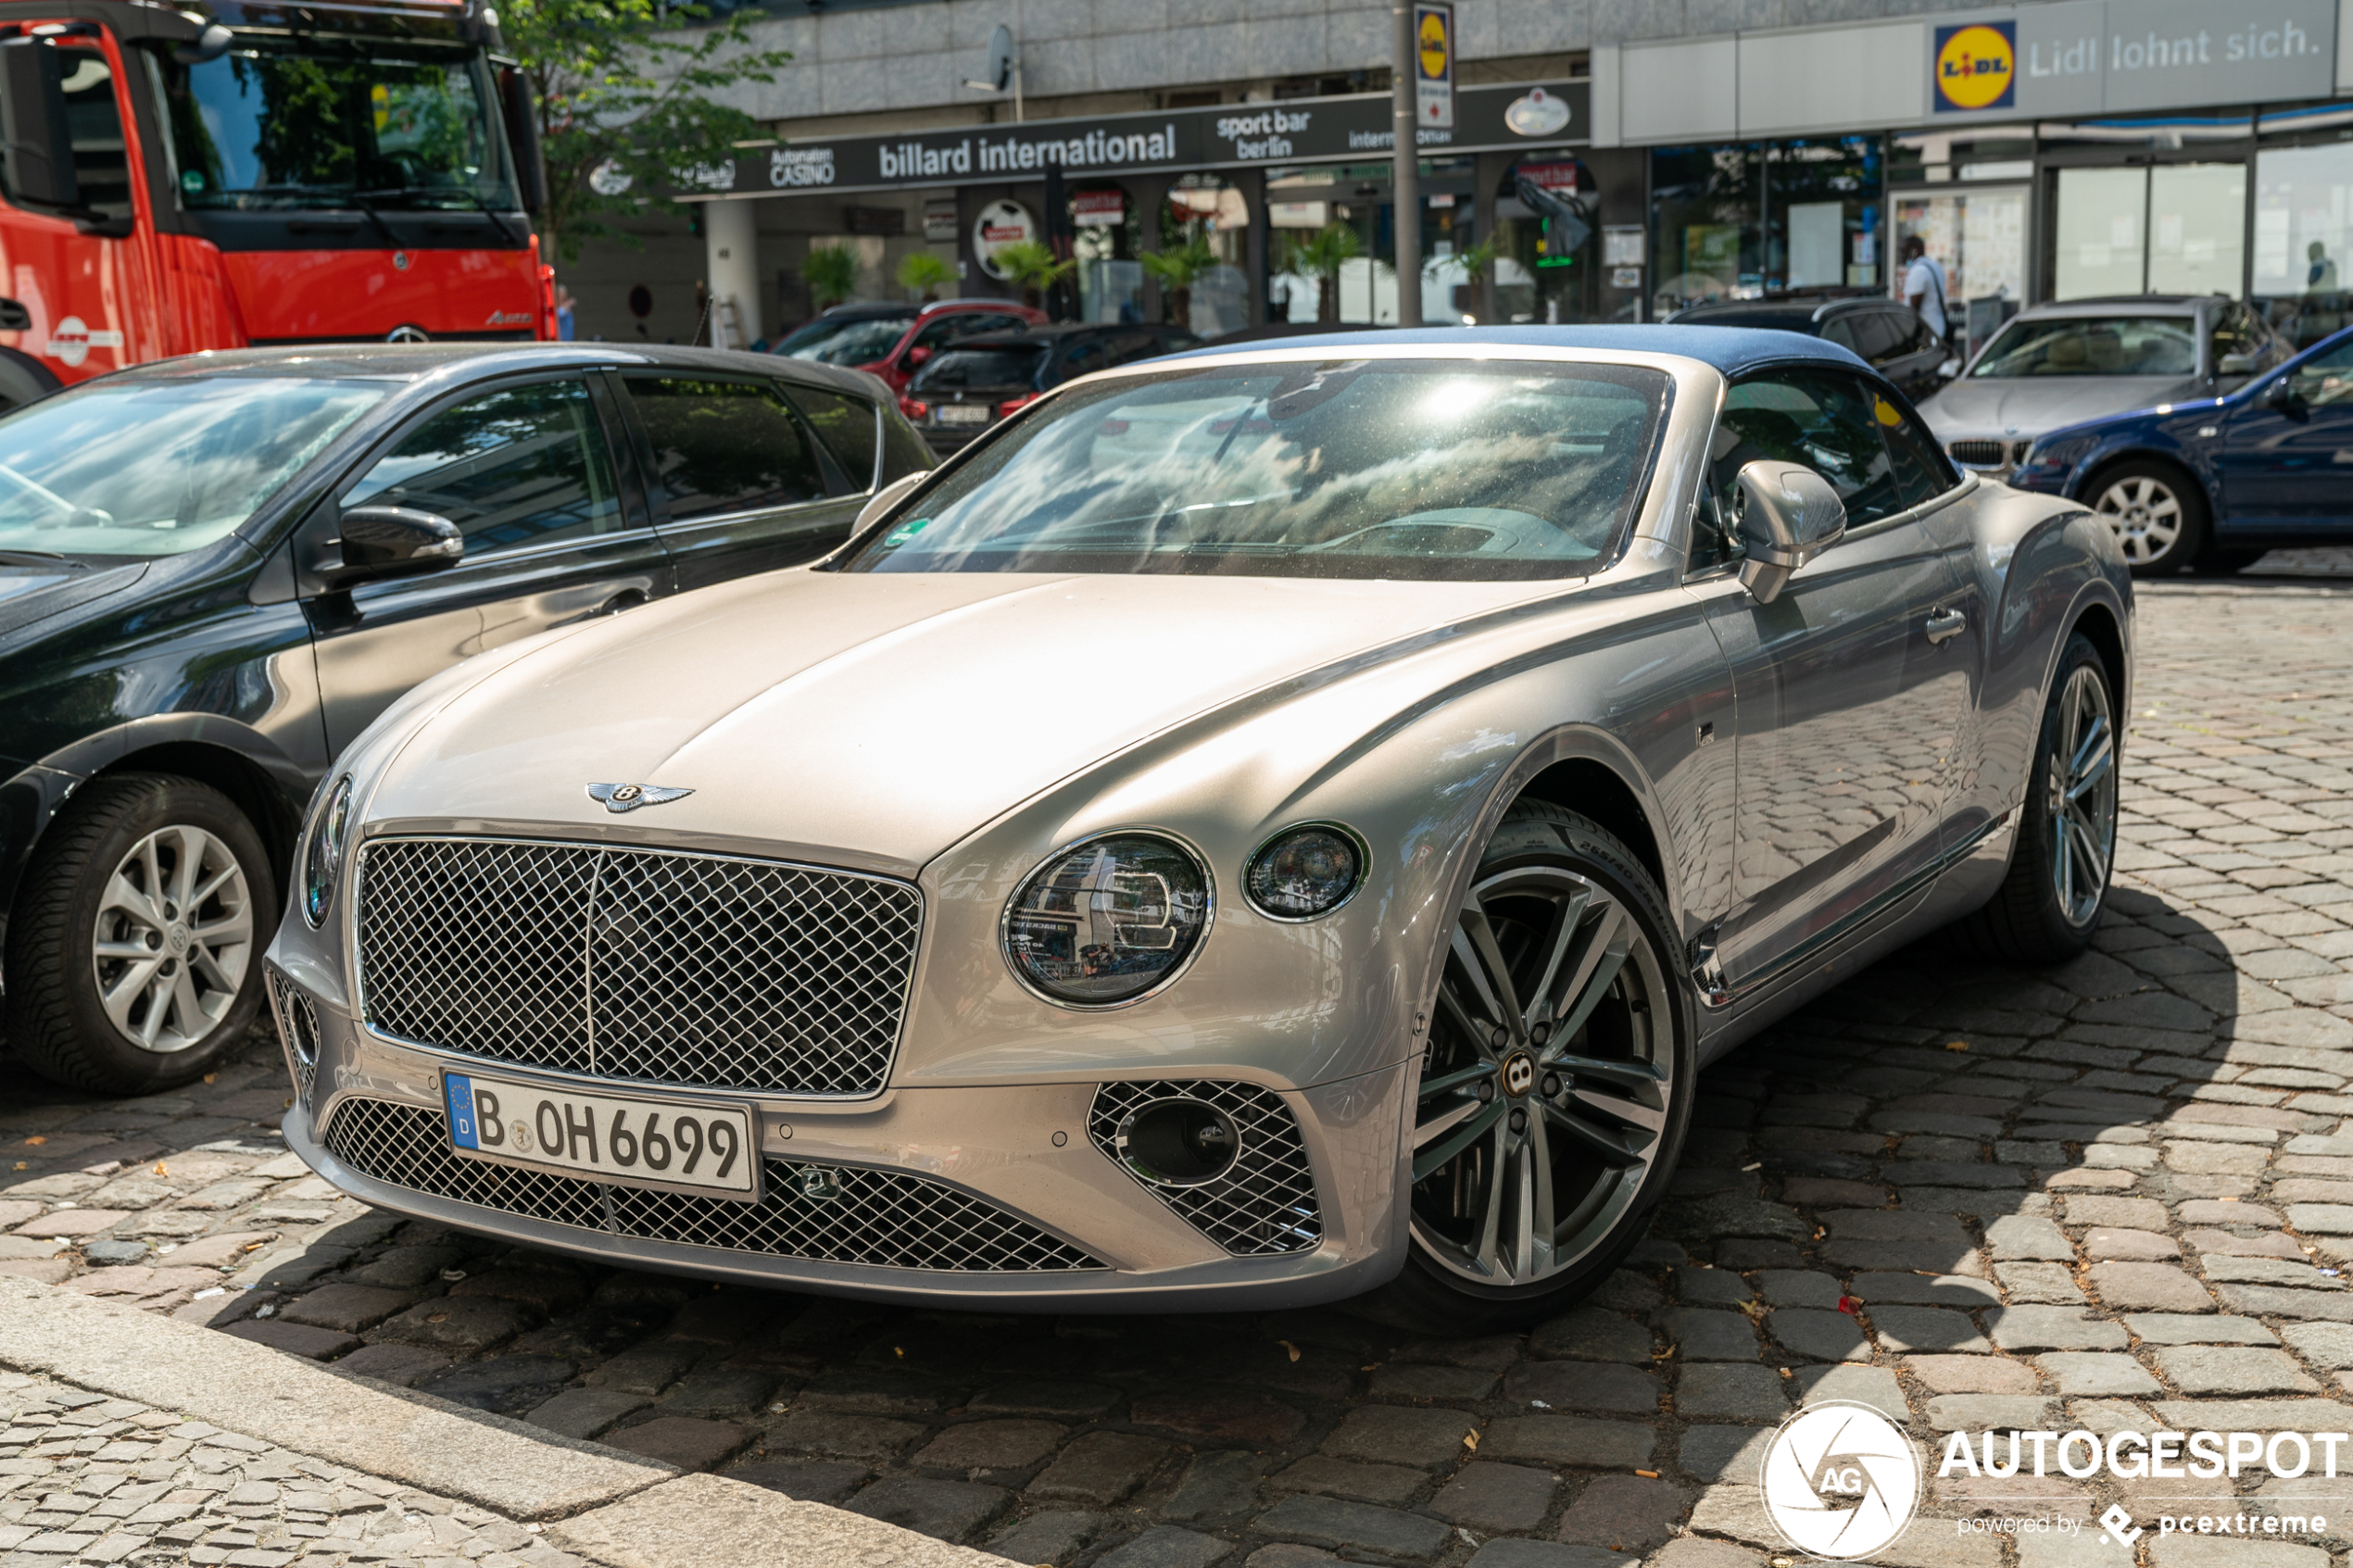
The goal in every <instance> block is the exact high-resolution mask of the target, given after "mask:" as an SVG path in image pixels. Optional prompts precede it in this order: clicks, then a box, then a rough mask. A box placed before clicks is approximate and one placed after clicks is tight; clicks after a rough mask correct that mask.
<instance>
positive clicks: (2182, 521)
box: [2010, 328, 2353, 577]
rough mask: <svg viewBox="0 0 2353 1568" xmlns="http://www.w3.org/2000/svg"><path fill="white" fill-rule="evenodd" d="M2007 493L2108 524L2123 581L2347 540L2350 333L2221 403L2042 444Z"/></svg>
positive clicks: (2151, 412) (2118, 421) (2071, 431)
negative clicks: (2065, 501)
mask: <svg viewBox="0 0 2353 1568" xmlns="http://www.w3.org/2000/svg"><path fill="white" fill-rule="evenodd" d="M2010 483H2012V484H2015V485H2017V486H2018V487H2019V488H2020V489H2022V490H2039V491H2042V492H2044V493H2045V494H2047V495H2067V496H2071V497H2073V498H2074V499H2076V500H2079V501H2082V502H2083V503H2084V504H2085V505H2087V506H2089V507H2091V508H2092V509H2093V510H2095V511H2096V512H2098V513H2099V514H2100V516H2102V517H2104V518H2106V519H2107V520H2108V526H2109V527H2111V528H2113V529H2114V530H2115V531H2116V537H2117V541H2118V543H2120V545H2122V546H2123V547H2124V558H2125V559H2126V560H2127V561H2129V562H2130V563H2132V568H2133V575H2134V576H2135V577H2159V576H2169V575H2171V574H2172V573H2174V572H2177V571H2182V570H2183V568H2185V567H2186V568H2190V569H2192V570H2195V571H2217V572H2224V571H2238V570H2239V569H2240V568H2242V567H2244V566H2246V565H2249V564H2250V563H2252V562H2253V561H2254V560H2255V558H2257V557H2258V556H2260V555H2262V554H2263V553H2264V552H2265V551H2266V550H2274V549H2279V548H2282V547H2284V546H2296V545H2321V544H2341V543H2344V542H2345V541H2347V540H2349V539H2353V328H2348V329H2347V330H2346V331H2344V332H2338V333H2337V334H2336V335H2335V336H2334V337H2330V338H2325V339H2323V340H2322V341H2321V342H2320V343H2317V344H2315V345H2313V346H2312V347H2310V348H2309V349H2307V350H2306V351H2305V352H2304V353H2302V354H2299V355H2297V356H2296V358H2293V359H2290V360H2288V361H2287V362H2286V363H2284V364H2283V365H2281V366H2280V367H2279V368H2278V369H2276V370H2271V371H2270V372H2268V373H2266V374H2264V375H2260V376H2258V377H2256V378H2255V379H2254V380H2253V381H2251V382H2250V383H2247V384H2246V386H2244V387H2241V388H2240V389H2239V390H2238V391H2236V392H2233V393H2232V394H2230V395H2228V396H2224V397H2200V398H2196V399H2194V400H2192V401H2188V402H2182V403H2160V404H2158V406H2157V407H2156V408H2143V409H2140V410H2137V411H2136V412H2133V413H2129V414H2110V415H2108V416H2106V417H2104V418H2101V419H2096V420H2085V421H2084V422H2083V423H2082V424H2077V425H2070V426H2068V427H2067V428H2065V429H2063V430H2056V431H2053V432H2051V433H2049V434H2048V435H2045V436H2044V437H2042V438H2041V439H2040V440H2038V441H2036V442H2035V443H2034V445H2033V448H2032V450H2031V451H2029V452H2028V453H2027V455H2026V459H2025V461H2023V462H2022V463H2020V465H2019V467H2018V471H2017V472H2016V473H2014V474H2012V475H2011V476H2010Z"/></svg>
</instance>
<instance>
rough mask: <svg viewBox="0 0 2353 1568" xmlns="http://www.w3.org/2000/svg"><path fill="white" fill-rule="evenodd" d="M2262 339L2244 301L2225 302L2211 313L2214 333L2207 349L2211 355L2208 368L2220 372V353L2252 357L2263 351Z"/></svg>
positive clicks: (2257, 324) (2264, 344) (2216, 372)
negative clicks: (2235, 302) (2238, 302)
mask: <svg viewBox="0 0 2353 1568" xmlns="http://www.w3.org/2000/svg"><path fill="white" fill-rule="evenodd" d="M2265 346H2266V339H2265V335H2264V332H2263V329H2262V327H2261V326H2260V325H2259V323H2258V322H2257V320H2256V319H2255V313H2254V312H2253V311H2251V310H2249V309H2248V308H2247V307H2246V306H2244V305H2228V306H2224V307H2222V308H2221V309H2220V310H2217V311H2216V312H2215V313H2214V334H2213V338H2212V341H2211V342H2210V344H2209V345H2208V353H2210V354H2211V355H2212V356H2213V363H2212V366H2211V369H2212V370H2213V371H2214V373H2215V374H2216V375H2221V373H2222V357H2223V356H2224V355H2226V354H2244V355H2246V357H2247V358H2250V359H2251V358H2255V357H2256V356H2257V355H2259V354H2260V353H2262V352H2263V349H2264V347H2265Z"/></svg>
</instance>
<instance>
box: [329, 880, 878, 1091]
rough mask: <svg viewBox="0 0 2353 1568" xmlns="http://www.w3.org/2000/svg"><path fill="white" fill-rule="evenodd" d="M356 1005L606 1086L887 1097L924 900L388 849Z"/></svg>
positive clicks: (376, 1017)
mask: <svg viewBox="0 0 2353 1568" xmlns="http://www.w3.org/2000/svg"><path fill="white" fill-rule="evenodd" d="M358 904H359V972H360V995H361V997H362V998H363V1001H362V1007H363V1009H364V1010H365V1014H366V1017H367V1021H368V1023H369V1025H370V1026H371V1028H374V1029H376V1030H379V1031H381V1032H382V1033H384V1034H386V1035H393V1036H396V1037H397V1038H399V1039H403V1040H409V1041H415V1042H417V1043H419V1044H422V1045H429V1046H439V1047H443V1048H445V1049H448V1050H453V1051H463V1052H465V1053H466V1054H468V1055H470V1056H478V1057H485V1058H488V1059H490V1060H496V1061H513V1062H522V1063H524V1064H527V1065H529V1066H533V1067H546V1068H552V1069H555V1070H557V1071H560V1072H566V1073H593V1074H595V1075H596V1076H598V1077H603V1078H635V1079H641V1080H647V1081H650V1082H654V1083H662V1084H687V1085H703V1086H708V1087H711V1088H725V1089H752V1090H764V1091H767V1092H770V1093H777V1094H795V1095H866V1094H873V1093H875V1091H877V1090H879V1089H880V1088H881V1087H882V1086H883V1081H884V1079H885V1078H886V1077H887V1075H888V1074H889V1072H890V1059H891V1054H892V1052H893V1051H894V1050H895V1049H896V1048H897V1047H898V1043H899V1026H900V1019H901V1017H902V1015H903V1013H904V1011H905V1008H906V1000H907V987H908V984H909V978H910V975H911V973H912V970H913V966H914V960H915V941H916V937H917V935H919V934H920V932H921V930H922V927H923V898H922V896H921V895H920V894H918V893H917V892H916V891H915V889H914V888H912V887H911V886H909V885H907V884H905V883H900V882H891V881H887V880H885V879H883V878H880V877H871V876H860V875H857V874H855V873H852V872H828V871H819V870H815V869H812V868H811V867H807V866H792V865H784V864H781V863H778V862H776V861H772V860H745V859H732V858H726V857H722V856H716V855H677V854H669V853H664V852H661V851H658V850H651V849H631V848H609V847H598V846H594V845H585V844H551V843H544V842H537V841H532V840H515V839H492V838H384V839H376V840H374V841H372V842H371V843H370V844H368V845H367V847H365V849H364V850H363V851H362V852H361V855H360V858H359V892H358Z"/></svg>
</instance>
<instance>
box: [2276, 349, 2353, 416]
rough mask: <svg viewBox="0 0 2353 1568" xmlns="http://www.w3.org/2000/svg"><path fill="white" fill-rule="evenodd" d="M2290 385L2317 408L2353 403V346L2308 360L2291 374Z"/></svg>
mask: <svg viewBox="0 0 2353 1568" xmlns="http://www.w3.org/2000/svg"><path fill="white" fill-rule="evenodd" d="M2287 384H2288V390H2289V391H2291V392H2293V393H2295V394H2296V396H2298V397H2300V398H2302V399H2303V400H2304V401H2305V402H2306V403H2308V404H2309V405H2310V406H2311V407H2313V408H2326V407H2328V406H2329V405H2330V404H2333V403H2337V404H2341V403H2347V402H2353V342H2348V343H2342V344H2339V345H2337V346H2336V347H2334V348H2332V349H2330V350H2329V351H2328V352H2327V353H2325V354H2316V355H2314V356H2313V357H2312V358H2309V359H2307V360H2305V361H2304V363H2302V364H2301V365H2298V366H2296V369H2294V370H2290V371H2289V372H2288V373H2287Z"/></svg>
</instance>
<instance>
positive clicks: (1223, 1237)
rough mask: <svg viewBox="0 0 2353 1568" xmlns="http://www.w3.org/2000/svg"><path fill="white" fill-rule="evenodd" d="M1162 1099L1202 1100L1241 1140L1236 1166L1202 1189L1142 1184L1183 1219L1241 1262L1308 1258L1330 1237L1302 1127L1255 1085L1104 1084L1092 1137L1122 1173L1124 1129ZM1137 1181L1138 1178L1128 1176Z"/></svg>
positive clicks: (1092, 1113)
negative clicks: (1132, 1115) (1290, 1255)
mask: <svg viewBox="0 0 2353 1568" xmlns="http://www.w3.org/2000/svg"><path fill="white" fill-rule="evenodd" d="M1156 1099H1197V1100H1202V1101H1203V1102H1205V1103H1207V1104H1209V1105H1213V1106H1214V1107H1216V1108H1217V1109H1218V1110H1222V1111H1224V1112H1225V1113H1226V1114H1227V1116H1228V1117H1229V1118H1231V1119H1232V1121H1233V1123H1234V1130H1235V1131H1236V1132H1237V1133H1238V1134H1239V1135H1240V1137H1239V1143H1240V1149H1239V1153H1238V1154H1237V1155H1236V1156H1235V1159H1234V1164H1233V1168H1232V1169H1231V1170H1229V1171H1227V1173H1226V1174H1224V1175H1223V1176H1220V1177H1219V1178H1217V1179H1216V1180H1215V1181H1214V1182H1204V1183H1202V1185H1199V1186H1167V1185H1162V1184H1160V1183H1158V1182H1150V1181H1145V1180H1144V1179H1143V1178H1142V1177H1140V1176H1136V1177H1135V1179H1136V1181H1137V1182H1138V1183H1139V1185H1141V1186H1142V1187H1143V1188H1144V1190H1145V1191H1147V1192H1149V1193H1151V1195H1152V1196H1153V1197H1154V1198H1159V1199H1160V1200H1161V1201H1162V1202H1163V1203H1164V1204H1166V1205H1167V1206H1168V1207H1169V1208H1170V1209H1171V1210H1175V1211H1176V1215H1177V1217H1178V1218H1180V1219H1182V1220H1183V1221H1184V1222H1185V1223H1187V1224H1189V1225H1190V1226H1192V1227H1193V1228H1194V1229H1195V1230H1197V1231H1199V1232H1201V1233H1202V1235H1203V1236H1207V1237H1209V1239H1210V1240H1212V1241H1214V1242H1215V1243H1216V1244H1217V1245H1218V1246H1220V1247H1222V1248H1225V1249H1226V1250H1227V1251H1228V1252H1230V1253H1232V1254H1234V1255H1235V1256H1236V1257H1238V1258H1255V1257H1264V1256H1265V1255H1267V1254H1270V1253H1278V1252H1305V1251H1307V1250H1309V1249H1310V1248H1314V1247H1315V1245H1316V1244H1317V1243H1318V1242H1320V1241H1322V1240H1323V1238H1324V1216H1323V1211H1322V1210H1320V1209H1318V1208H1317V1207H1316V1205H1315V1170H1314V1168H1313V1167H1312V1166H1310V1165H1309V1164H1308V1162H1307V1146H1306V1145H1305V1144H1304V1143H1302V1141H1301V1139H1300V1135H1299V1123H1298V1122H1297V1121H1296V1120H1294V1119H1293V1118H1292V1116H1291V1113H1290V1107H1289V1106H1287V1105H1285V1104H1284V1103H1283V1101H1282V1097H1281V1096H1279V1095H1277V1094H1276V1093H1275V1091H1274V1090H1272V1089H1263V1088H1260V1087H1259V1086H1258V1085H1255V1084H1217V1083H1208V1082H1192V1081H1181V1082H1158V1083H1145V1084H1105V1085H1103V1086H1102V1087H1101V1088H1099V1089H1097V1090H1096V1091H1095V1101H1094V1104H1093V1106H1092V1107H1091V1108H1090V1109H1089V1110H1088V1113H1087V1135H1088V1137H1089V1138H1090V1139H1092V1140H1093V1142H1094V1145H1095V1147H1096V1148H1099V1149H1101V1151H1102V1153H1103V1157H1104V1158H1105V1159H1107V1160H1111V1161H1112V1162H1113V1163H1114V1164H1116V1165H1119V1166H1120V1168H1121V1169H1122V1170H1126V1165H1125V1164H1124V1163H1122V1162H1121V1160H1120V1158H1119V1150H1118V1145H1117V1142H1116V1139H1117V1135H1118V1133H1119V1124H1120V1123H1121V1122H1122V1121H1124V1120H1126V1116H1127V1113H1128V1112H1129V1111H1131V1110H1135V1109H1136V1108H1137V1107H1138V1106H1140V1105H1145V1104H1148V1103H1150V1102H1151V1101H1152V1100H1156ZM1129 1174H1130V1175H1131V1176H1134V1174H1135V1173H1133V1172H1129Z"/></svg>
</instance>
